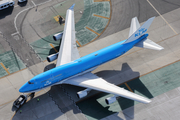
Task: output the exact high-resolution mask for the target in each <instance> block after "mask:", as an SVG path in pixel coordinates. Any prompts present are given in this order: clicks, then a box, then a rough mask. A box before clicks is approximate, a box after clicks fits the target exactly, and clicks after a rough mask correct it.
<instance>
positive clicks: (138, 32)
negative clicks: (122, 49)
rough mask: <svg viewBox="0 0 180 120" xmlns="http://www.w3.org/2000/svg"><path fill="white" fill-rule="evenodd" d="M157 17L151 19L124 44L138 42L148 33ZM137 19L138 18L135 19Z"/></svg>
mask: <svg viewBox="0 0 180 120" xmlns="http://www.w3.org/2000/svg"><path fill="white" fill-rule="evenodd" d="M154 18H155V17H152V18H149V19H148V20H147V21H146V22H145V23H144V24H143V25H142V26H141V27H140V28H139V29H137V30H136V31H135V32H134V33H133V34H132V35H131V36H130V37H129V38H128V39H127V40H126V41H125V42H124V43H123V44H126V43H129V42H132V41H134V40H137V39H138V38H140V37H141V36H142V35H144V34H145V33H146V32H147V29H148V28H149V26H150V25H151V23H152V22H153V20H154ZM135 19H136V18H135Z"/></svg>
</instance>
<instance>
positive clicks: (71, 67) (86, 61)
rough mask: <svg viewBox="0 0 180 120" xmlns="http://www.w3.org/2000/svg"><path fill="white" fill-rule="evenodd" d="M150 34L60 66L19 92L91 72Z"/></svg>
mask: <svg viewBox="0 0 180 120" xmlns="http://www.w3.org/2000/svg"><path fill="white" fill-rule="evenodd" d="M147 36H148V34H145V35H143V36H142V37H140V38H139V39H137V40H135V41H132V42H130V43H126V44H123V42H124V41H126V40H123V41H121V42H118V43H116V44H113V45H111V46H108V47H106V48H103V49H101V50H98V51H96V52H93V53H91V54H88V55H86V56H84V57H81V58H79V59H76V60H74V61H72V62H70V63H67V64H64V65H61V66H58V67H56V68H53V69H51V70H49V71H46V72H44V73H41V74H39V75H37V76H35V77H33V78H32V79H31V80H30V81H29V82H27V83H25V84H24V85H23V86H22V87H21V88H20V89H19V92H22V93H25V92H34V91H38V90H41V89H42V88H45V87H49V86H52V85H54V84H57V83H59V82H61V81H63V80H65V79H67V78H69V77H73V76H75V75H77V74H81V73H83V72H86V71H88V70H91V69H93V68H95V67H97V66H99V65H101V64H103V63H105V62H108V61H110V60H112V59H115V58H117V57H119V56H121V55H122V54H124V53H126V52H127V51H128V50H130V49H131V48H132V47H133V46H134V45H135V44H137V43H138V42H139V41H141V40H143V39H144V38H146V37H147Z"/></svg>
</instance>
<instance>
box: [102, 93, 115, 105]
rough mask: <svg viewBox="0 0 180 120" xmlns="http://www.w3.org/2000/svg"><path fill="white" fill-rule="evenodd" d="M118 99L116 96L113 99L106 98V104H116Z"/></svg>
mask: <svg viewBox="0 0 180 120" xmlns="http://www.w3.org/2000/svg"><path fill="white" fill-rule="evenodd" d="M117 97H118V96H116V95H114V96H112V97H108V98H106V99H105V101H106V104H108V105H109V104H111V103H114V102H115V101H116V100H117Z"/></svg>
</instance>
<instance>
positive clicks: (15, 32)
mask: <svg viewBox="0 0 180 120" xmlns="http://www.w3.org/2000/svg"><path fill="white" fill-rule="evenodd" d="M16 34H19V33H18V32H15V33H13V34H11V36H13V35H16Z"/></svg>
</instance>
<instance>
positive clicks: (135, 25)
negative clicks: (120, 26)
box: [129, 17, 140, 37]
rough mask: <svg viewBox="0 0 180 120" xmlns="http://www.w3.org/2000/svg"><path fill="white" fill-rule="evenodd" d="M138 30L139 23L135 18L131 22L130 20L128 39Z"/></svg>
mask: <svg viewBox="0 0 180 120" xmlns="http://www.w3.org/2000/svg"><path fill="white" fill-rule="evenodd" d="M138 28H140V24H139V21H138V19H137V17H134V18H133V19H132V20H131V27H130V31H129V37H130V36H131V35H132V34H133V33H134V32H136V30H137V29H138Z"/></svg>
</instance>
